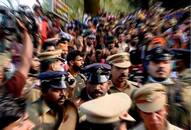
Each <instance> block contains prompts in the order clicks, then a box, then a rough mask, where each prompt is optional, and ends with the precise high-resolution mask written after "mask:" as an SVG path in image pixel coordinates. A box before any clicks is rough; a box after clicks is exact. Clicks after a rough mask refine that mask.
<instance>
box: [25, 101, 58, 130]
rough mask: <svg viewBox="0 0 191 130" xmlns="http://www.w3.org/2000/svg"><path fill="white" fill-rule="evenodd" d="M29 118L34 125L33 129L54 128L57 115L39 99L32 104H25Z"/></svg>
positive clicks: (45, 129)
mask: <svg viewBox="0 0 191 130" xmlns="http://www.w3.org/2000/svg"><path fill="white" fill-rule="evenodd" d="M27 112H28V114H29V118H30V120H31V121H33V123H34V124H35V125H36V127H35V128H34V130H54V129H55V126H56V122H57V121H58V115H56V113H54V112H53V111H52V110H51V109H50V108H49V107H48V106H47V105H46V103H45V102H44V101H43V99H40V100H38V101H36V102H34V103H33V104H31V105H29V106H27Z"/></svg>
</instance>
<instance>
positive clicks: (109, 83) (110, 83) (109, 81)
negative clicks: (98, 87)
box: [108, 80, 113, 89]
mask: <svg viewBox="0 0 191 130" xmlns="http://www.w3.org/2000/svg"><path fill="white" fill-rule="evenodd" d="M112 85H113V83H112V81H111V80H108V86H109V87H108V89H110V87H112Z"/></svg>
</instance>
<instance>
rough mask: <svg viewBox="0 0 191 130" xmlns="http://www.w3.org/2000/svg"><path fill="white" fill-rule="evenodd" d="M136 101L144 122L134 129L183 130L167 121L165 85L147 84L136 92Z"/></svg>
mask: <svg viewBox="0 0 191 130" xmlns="http://www.w3.org/2000/svg"><path fill="white" fill-rule="evenodd" d="M134 101H135V104H136V106H137V108H138V112H139V115H140V116H141V118H142V120H143V122H142V123H140V124H139V125H138V126H136V127H134V128H132V130H182V129H181V128H179V127H176V126H174V125H172V124H170V123H169V122H168V121H167V115H168V105H167V93H166V89H165V86H163V85H161V84H159V83H150V84H146V85H144V86H143V87H141V88H140V89H139V90H137V91H136V92H135V94H134Z"/></svg>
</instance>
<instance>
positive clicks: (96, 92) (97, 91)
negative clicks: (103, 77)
mask: <svg viewBox="0 0 191 130" xmlns="http://www.w3.org/2000/svg"><path fill="white" fill-rule="evenodd" d="M98 93H99V94H103V92H102V91H99V90H95V91H94V92H93V94H98Z"/></svg>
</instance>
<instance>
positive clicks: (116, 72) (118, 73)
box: [111, 66, 129, 84]
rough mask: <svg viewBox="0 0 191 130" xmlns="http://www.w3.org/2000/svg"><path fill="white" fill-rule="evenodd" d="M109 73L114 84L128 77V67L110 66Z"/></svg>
mask: <svg viewBox="0 0 191 130" xmlns="http://www.w3.org/2000/svg"><path fill="white" fill-rule="evenodd" d="M111 74H112V82H113V83H114V84H117V83H121V82H124V81H125V80H127V79H128V74H129V68H119V67H116V66H112V69H111Z"/></svg>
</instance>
